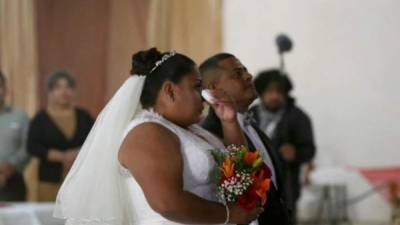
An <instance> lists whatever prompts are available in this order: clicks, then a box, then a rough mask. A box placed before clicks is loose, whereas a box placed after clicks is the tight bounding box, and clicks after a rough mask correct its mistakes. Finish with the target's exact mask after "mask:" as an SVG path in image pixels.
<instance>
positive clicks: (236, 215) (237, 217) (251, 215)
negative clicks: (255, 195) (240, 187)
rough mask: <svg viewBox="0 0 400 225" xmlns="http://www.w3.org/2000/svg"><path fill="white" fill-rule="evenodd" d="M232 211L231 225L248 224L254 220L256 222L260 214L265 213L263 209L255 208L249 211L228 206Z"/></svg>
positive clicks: (233, 205)
mask: <svg viewBox="0 0 400 225" xmlns="http://www.w3.org/2000/svg"><path fill="white" fill-rule="evenodd" d="M228 207H229V211H230V219H229V224H248V223H250V222H251V221H253V220H256V219H257V218H258V217H259V216H260V214H261V213H262V212H263V211H264V209H263V208H262V207H255V208H253V209H250V210H247V209H243V208H241V207H239V206H237V205H236V204H228Z"/></svg>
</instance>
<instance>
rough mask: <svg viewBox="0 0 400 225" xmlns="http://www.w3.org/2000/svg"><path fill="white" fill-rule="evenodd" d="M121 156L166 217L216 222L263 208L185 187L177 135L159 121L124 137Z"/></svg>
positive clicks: (238, 219) (239, 219)
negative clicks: (226, 203) (213, 198)
mask: <svg viewBox="0 0 400 225" xmlns="http://www.w3.org/2000/svg"><path fill="white" fill-rule="evenodd" d="M119 160H120V162H121V163H122V164H123V166H125V167H126V168H128V169H129V170H130V172H131V173H132V174H133V176H134V177H135V179H136V180H137V182H138V183H139V185H140V186H141V188H142V190H143V191H144V194H145V196H146V199H147V201H148V202H149V205H150V206H151V207H152V208H153V210H154V211H156V212H158V213H159V214H161V215H162V216H163V217H165V218H167V219H169V220H172V221H175V222H179V223H206V224H216V223H224V222H226V221H228V222H229V223H232V224H243V223H246V222H248V221H252V220H254V219H256V218H257V217H258V215H259V214H260V213H261V212H262V210H263V209H262V208H258V207H256V208H253V209H251V210H244V209H242V208H239V207H238V206H236V205H229V211H230V213H229V218H228V220H227V216H228V215H227V210H226V207H225V206H224V205H222V204H220V203H217V202H212V201H208V200H205V199H202V198H200V197H198V196H196V195H194V194H192V193H190V192H187V191H185V190H183V176H182V173H183V159H182V155H181V152H180V141H179V139H178V137H177V136H176V135H175V134H174V133H172V132H171V131H170V130H168V129H167V128H165V127H163V126H161V125H159V124H156V123H144V124H142V125H139V126H138V127H136V128H135V129H133V130H132V131H131V132H130V133H129V134H128V136H127V137H126V138H125V141H124V143H123V144H122V147H121V149H120V152H119Z"/></svg>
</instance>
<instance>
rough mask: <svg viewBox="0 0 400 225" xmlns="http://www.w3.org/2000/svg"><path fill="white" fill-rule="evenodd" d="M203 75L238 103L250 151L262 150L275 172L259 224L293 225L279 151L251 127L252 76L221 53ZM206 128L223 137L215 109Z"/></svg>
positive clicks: (208, 62)
mask: <svg viewBox="0 0 400 225" xmlns="http://www.w3.org/2000/svg"><path fill="white" fill-rule="evenodd" d="M200 73H201V76H202V79H203V86H204V88H206V89H211V90H222V91H223V92H225V93H226V94H227V95H228V96H231V97H232V98H233V99H232V100H234V101H235V102H236V104H237V107H238V115H237V117H238V120H239V123H240V126H241V127H242V129H243V132H244V133H245V135H246V138H247V140H248V144H249V148H250V149H252V150H255V149H259V150H260V151H261V152H262V153H263V156H264V162H265V164H266V165H267V166H268V167H269V168H270V170H271V173H272V183H273V184H271V188H270V190H269V192H268V195H267V203H266V205H265V210H264V212H263V213H262V214H261V215H260V217H259V218H258V222H259V224H260V225H268V224H273V225H289V224H291V222H290V221H289V215H288V209H287V206H286V203H285V202H284V196H283V193H284V191H283V185H282V180H281V179H282V175H281V172H280V167H279V165H278V163H279V161H278V157H277V155H276V151H275V150H274V149H273V148H272V145H271V141H270V140H269V139H268V138H267V136H266V135H265V134H264V133H263V132H262V131H261V130H259V129H258V128H257V127H254V126H252V125H251V116H250V115H249V113H248V108H249V106H250V104H251V103H252V102H253V101H254V100H255V99H256V97H257V93H256V91H255V88H254V86H253V83H252V76H251V74H249V72H248V71H247V69H246V67H244V66H243V64H242V63H241V62H240V61H239V60H238V59H237V58H236V57H235V56H234V55H231V54H228V53H219V54H217V55H214V56H212V57H211V58H208V59H207V60H206V61H204V62H203V63H202V64H201V65H200ZM202 126H203V127H204V128H205V129H207V130H208V131H210V132H212V133H214V134H215V135H217V136H219V137H221V138H222V137H223V133H222V132H223V131H222V128H221V122H220V121H219V119H218V117H217V116H216V115H215V113H214V111H213V110H212V109H210V112H209V114H208V115H207V117H206V118H205V120H204V121H203V123H202Z"/></svg>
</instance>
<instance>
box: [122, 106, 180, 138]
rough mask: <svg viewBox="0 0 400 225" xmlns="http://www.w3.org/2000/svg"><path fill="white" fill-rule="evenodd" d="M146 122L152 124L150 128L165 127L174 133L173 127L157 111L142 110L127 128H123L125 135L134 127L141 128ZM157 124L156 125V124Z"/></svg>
mask: <svg viewBox="0 0 400 225" xmlns="http://www.w3.org/2000/svg"><path fill="white" fill-rule="evenodd" d="M146 124H153V125H152V129H162V128H164V129H165V128H167V129H168V130H170V131H171V132H173V133H175V131H174V129H173V127H172V126H170V124H168V122H167V121H165V119H163V117H162V116H161V115H159V114H158V113H156V112H154V111H152V110H144V111H142V112H141V113H140V114H138V115H137V116H135V118H134V119H133V120H132V121H131V122H130V123H129V124H128V126H127V128H126V129H125V132H124V133H125V135H124V136H126V135H128V133H130V132H131V131H132V130H134V129H139V130H140V129H143V125H146ZM156 125H157V126H156Z"/></svg>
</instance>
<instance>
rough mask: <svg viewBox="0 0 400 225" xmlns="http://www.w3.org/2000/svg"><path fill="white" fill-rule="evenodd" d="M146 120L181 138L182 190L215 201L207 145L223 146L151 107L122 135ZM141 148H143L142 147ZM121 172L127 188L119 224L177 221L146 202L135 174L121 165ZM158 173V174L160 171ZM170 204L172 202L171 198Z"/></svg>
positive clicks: (154, 224)
mask: <svg viewBox="0 0 400 225" xmlns="http://www.w3.org/2000/svg"><path fill="white" fill-rule="evenodd" d="M148 122H152V123H157V124H160V125H162V126H164V127H166V128H168V129H169V130H170V131H172V132H173V133H175V134H176V135H177V136H178V138H179V140H180V142H181V154H182V158H183V182H184V190H186V191H189V192H191V193H193V194H195V195H197V196H199V197H201V198H204V199H207V200H210V201H216V197H215V192H214V191H213V188H212V183H211V181H210V176H209V175H210V171H211V170H212V169H213V168H214V166H215V162H214V159H213V158H212V156H211V154H210V149H215V148H220V149H224V145H223V143H222V142H221V141H220V140H219V139H218V138H216V137H215V136H213V135H212V134H210V133H209V132H208V131H206V130H204V129H203V128H201V127H200V126H199V125H192V126H190V127H189V128H188V129H183V128H181V127H179V126H177V125H175V124H173V123H172V122H170V121H168V120H166V119H164V118H163V117H162V116H160V115H159V114H157V113H155V112H153V111H151V110H150V111H148V110H145V111H143V112H142V113H141V114H140V115H138V116H137V117H135V118H134V120H133V121H132V122H131V123H130V124H129V126H128V128H127V129H126V130H125V134H124V136H126V135H127V134H128V132H129V131H131V130H132V129H134V128H135V127H137V126H138V125H140V124H143V123H148ZM143 149H144V150H145V147H144V148H143ZM121 176H124V180H125V185H126V186H127V188H125V190H128V193H126V206H125V207H124V209H125V212H124V215H125V216H124V220H126V221H124V223H123V224H126V225H167V224H168V225H170V224H177V223H174V222H172V221H169V220H168V219H166V218H164V217H162V216H161V215H160V214H158V213H157V212H155V211H154V210H153V209H152V208H151V207H150V206H149V204H148V202H147V200H146V198H145V195H144V193H143V190H142V189H141V187H140V186H139V184H138V183H137V182H136V180H135V178H134V177H133V176H132V175H131V174H130V172H129V171H128V170H127V169H125V168H123V167H122V166H121ZM160 176H162V173H160ZM159 188H163V187H159ZM171 204H174V203H173V202H171Z"/></svg>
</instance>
